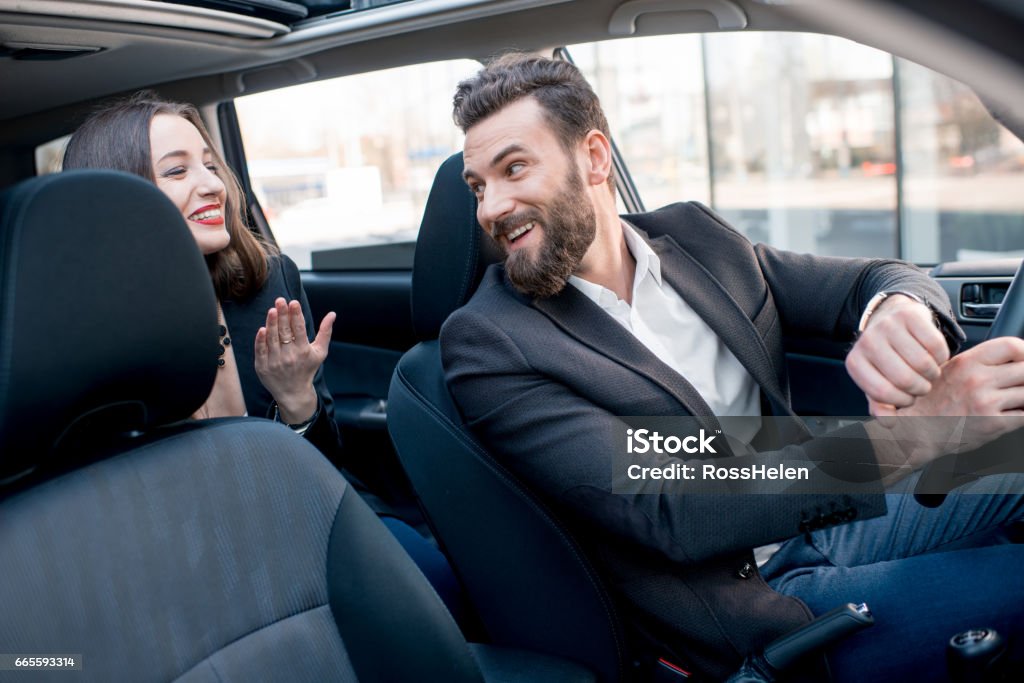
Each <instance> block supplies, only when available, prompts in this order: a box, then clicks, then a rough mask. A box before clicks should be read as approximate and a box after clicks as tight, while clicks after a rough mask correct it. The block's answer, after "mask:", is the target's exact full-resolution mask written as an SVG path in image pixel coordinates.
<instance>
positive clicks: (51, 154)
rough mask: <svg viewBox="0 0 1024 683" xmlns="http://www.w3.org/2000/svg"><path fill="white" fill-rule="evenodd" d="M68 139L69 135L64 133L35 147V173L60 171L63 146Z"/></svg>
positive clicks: (65, 145) (44, 173) (62, 160)
mask: <svg viewBox="0 0 1024 683" xmlns="http://www.w3.org/2000/svg"><path fill="white" fill-rule="evenodd" d="M70 139H71V136H70V135H64V136H62V137H59V138H57V139H56V140H50V141H49V142H47V143H44V144H42V145H39V146H38V147H36V175H46V174H47V173H58V172H59V171H60V169H61V165H62V164H63V162H64V148H65V147H67V144H68V140H70Z"/></svg>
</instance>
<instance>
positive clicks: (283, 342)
mask: <svg viewBox="0 0 1024 683" xmlns="http://www.w3.org/2000/svg"><path fill="white" fill-rule="evenodd" d="M293 341H295V337H291V338H289V339H282V340H281V343H282V344H291V343H292V342H293Z"/></svg>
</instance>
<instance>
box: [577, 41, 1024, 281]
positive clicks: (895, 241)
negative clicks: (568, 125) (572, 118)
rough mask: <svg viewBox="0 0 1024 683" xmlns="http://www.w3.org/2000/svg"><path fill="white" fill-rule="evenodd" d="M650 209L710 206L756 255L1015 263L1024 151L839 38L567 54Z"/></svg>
mask: <svg viewBox="0 0 1024 683" xmlns="http://www.w3.org/2000/svg"><path fill="white" fill-rule="evenodd" d="M568 52H569V53H570V55H571V57H572V59H573V60H574V61H575V62H576V64H577V65H579V66H580V68H581V69H582V70H583V72H584V73H585V74H586V76H587V78H588V79H590V81H591V83H592V84H593V86H594V89H595V90H596V91H597V93H598V95H599V96H600V97H601V100H602V102H604V103H605V107H606V111H607V114H608V117H609V124H610V126H611V129H612V134H613V136H614V137H615V140H616V143H617V144H618V146H619V149H620V150H621V152H622V154H623V157H624V158H625V161H626V164H627V165H628V167H629V171H630V174H631V175H632V178H633V181H634V183H635V184H636V186H637V189H638V191H639V193H640V196H641V198H642V200H643V201H644V204H645V205H646V206H647V208H648V209H651V208H656V207H658V206H662V205H664V204H667V203H670V202H675V201H682V200H697V201H701V202H705V203H707V204H710V205H711V206H712V207H713V208H715V209H716V210H717V211H718V212H719V213H721V214H722V215H723V216H724V217H725V218H726V219H727V220H729V221H730V222H731V223H732V224H733V225H734V226H736V227H737V228H738V229H739V230H741V231H742V232H743V233H745V234H746V235H747V236H748V237H750V239H752V240H753V241H755V242H765V243H768V244H772V245H774V246H777V247H781V248H785V249H791V250H795V251H803V252H811V253H816V254H827V255H842V256H882V257H901V258H906V259H908V260H912V261H916V262H918V263H924V264H931V263H936V262H939V261H943V260H954V259H970V258H986V257H991V256H993V255H1003V256H1005V255H1019V254H1020V253H1021V251H1020V250H1024V192H1021V191H1020V188H1022V187H1024V144H1022V143H1021V142H1020V141H1019V140H1017V139H1016V138H1015V137H1014V136H1013V135H1012V134H1010V133H1009V132H1007V131H1005V130H1004V129H1003V128H1002V127H1001V126H1000V125H999V124H998V123H996V122H995V121H994V120H993V119H992V118H991V116H989V114H988V113H987V111H986V110H985V108H984V106H983V105H982V104H981V103H980V102H979V101H978V99H977V98H976V97H975V96H974V94H973V93H972V92H971V91H970V90H969V89H968V88H966V87H965V86H963V85H961V84H959V83H957V82H955V81H953V80H951V79H949V78H946V77H944V76H941V75H939V74H937V73H935V72H933V71H930V70H928V69H925V68H923V67H920V66H917V65H915V64H912V63H909V62H906V61H904V60H901V59H894V58H893V57H892V56H891V55H889V54H887V53H885V52H881V51H879V50H876V49H873V48H869V47H866V46H864V45H860V44H857V43H854V42H851V41H848V40H845V39H842V38H836V37H832V36H823V35H818V34H799V33H772V32H758V33H724V34H712V35H703V36H702V35H680V36H659V37H648V38H630V39H625V40H617V41H607V42H600V43H591V44H587V45H574V46H571V47H569V48H568Z"/></svg>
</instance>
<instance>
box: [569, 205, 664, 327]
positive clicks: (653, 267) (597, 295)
mask: <svg viewBox="0 0 1024 683" xmlns="http://www.w3.org/2000/svg"><path fill="white" fill-rule="evenodd" d="M619 222H620V223H621V225H622V235H623V237H624V238H625V240H626V248H627V249H629V253H630V254H632V255H633V259H634V260H635V261H636V274H635V275H634V276H633V289H634V290H635V289H636V286H637V285H638V284H640V282H642V281H643V279H644V276H645V275H646V274H647V273H650V274H651V276H652V277H654V281H655V282H657V283H658V286H659V287H660V286H661V259H659V258H658V255H657V254H655V253H654V250H653V249H651V246H650V245H649V244H647V242H645V241H644V238H643V237H641V236H640V235H639V233H637V231H636V228H634V227H633V226H632V225H630V224H629V223H627V222H626V221H624V220H622V219H619ZM569 284H571V285H572V286H574V287H575V288H576V289H578V290H580V292H582V293H583V294H584V295H585V296H586V297H587V298H588V299H590V300H591V301H593V302H594V303H596V304H597V305H599V306H601V307H602V308H608V307H610V306H613V305H614V304H615V303H616V302H617V301H618V300H619V298H618V297H617V296H615V293H614V292H612V291H611V290H610V289H608V288H607V287H603V286H601V285H599V284H596V283H594V282H591V281H589V280H584V279H583V278H581V277H579V276H578V275H571V276H569Z"/></svg>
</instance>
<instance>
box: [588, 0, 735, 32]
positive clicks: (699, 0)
mask: <svg viewBox="0 0 1024 683" xmlns="http://www.w3.org/2000/svg"><path fill="white" fill-rule="evenodd" d="M695 11H703V12H707V13H708V14H711V15H712V16H714V17H715V21H717V22H718V28H719V29H721V30H723V31H732V30H738V29H744V28H746V27H747V14H746V12H744V11H743V8H742V7H740V6H739V5H737V4H736V3H734V2H732V0H688V1H687V2H680V1H679V0H630V1H629V2H625V3H623V4H622V5H620V6H619V8H618V9H617V10H615V13H614V14H612V18H611V19H610V20H609V21H608V33H609V34H610V35H613V36H631V35H633V34H634V33H636V22H637V19H639V18H640V17H641V16H643V15H646V14H660V13H665V12H695Z"/></svg>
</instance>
